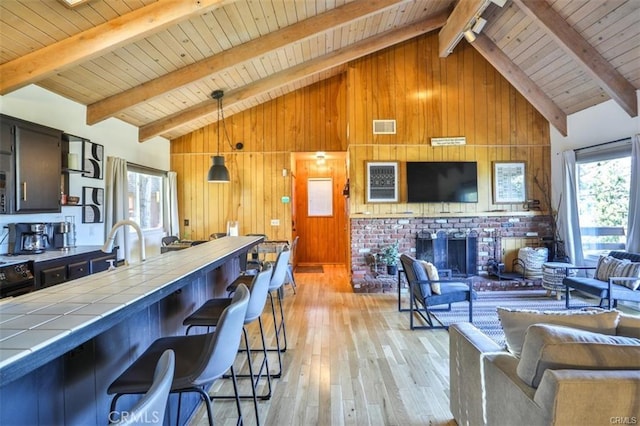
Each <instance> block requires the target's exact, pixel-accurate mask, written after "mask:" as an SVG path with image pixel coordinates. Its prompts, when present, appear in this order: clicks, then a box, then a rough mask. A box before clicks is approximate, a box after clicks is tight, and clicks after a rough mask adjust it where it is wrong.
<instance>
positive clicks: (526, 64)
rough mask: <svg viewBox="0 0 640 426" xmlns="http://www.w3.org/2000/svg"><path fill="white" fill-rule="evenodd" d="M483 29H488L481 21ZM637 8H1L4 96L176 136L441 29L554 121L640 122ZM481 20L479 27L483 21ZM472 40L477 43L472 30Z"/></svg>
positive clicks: (287, 3) (491, 1) (178, 0)
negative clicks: (47, 101)
mask: <svg viewBox="0 0 640 426" xmlns="http://www.w3.org/2000/svg"><path fill="white" fill-rule="evenodd" d="M483 20H486V24H485V25H484V27H483V28H480V27H482V23H483V22H482V21H483ZM638 21H640V1H639V0H608V1H606V2H605V1H601V0H459V1H458V2H455V1H454V0H353V1H346V0H305V1H302V0H270V1H257V0H237V1H231V0H158V1H153V0H87V1H83V2H79V3H78V4H77V5H76V6H75V7H69V6H66V5H64V4H63V0H38V1H37V0H31V1H22V0H2V1H0V62H1V64H0V94H2V95H4V94H7V93H10V92H11V91H14V90H16V89H18V88H20V87H23V86H26V85H28V84H37V85H39V86H42V87H44V88H46V89H48V90H50V91H52V92H54V93H58V94H60V95H62V96H64V97H67V98H69V99H72V100H74V101H77V102H79V103H81V104H84V105H87V107H88V108H87V123H88V124H94V123H97V122H99V121H102V120H104V119H106V118H109V117H117V118H119V119H121V120H123V121H125V122H127V123H130V124H132V125H134V126H137V127H139V129H140V141H144V140H148V139H150V138H151V137H154V136H158V135H160V136H164V137H166V138H168V139H173V138H176V137H178V136H181V135H184V134H186V133H189V132H192V131H194V130H196V129H198V128H201V127H203V126H205V125H207V124H210V123H212V122H214V121H216V120H217V104H216V102H215V101H214V100H213V99H211V96H210V95H211V93H212V91H213V90H216V89H222V90H224V91H225V97H224V102H223V105H224V113H225V115H226V116H229V115H231V114H234V113H237V112H239V111H242V110H245V109H248V108H251V107H252V106H255V105H258V104H260V103H262V102H266V101H268V100H271V99H274V98H276V97H278V96H281V95H283V94H285V93H287V92H290V91H293V90H296V89H298V88H300V87H304V86H307V85H310V84H312V83H314V82H317V81H320V80H322V79H325V78H328V77H331V76H333V75H336V74H337V73H341V72H344V69H345V68H344V66H345V64H346V63H347V62H348V61H350V60H353V59H356V58H358V57H361V56H364V55H367V54H369V53H372V52H374V51H376V50H380V49H384V48H385V47H388V46H390V45H393V44H396V43H399V42H402V41H404V40H407V39H410V38H413V37H416V36H418V35H420V34H423V33H426V32H430V31H439V38H440V55H441V56H442V57H446V56H447V55H448V54H449V53H450V52H451V51H453V49H455V46H456V45H457V44H458V43H466V42H468V41H466V40H465V38H464V37H463V33H464V32H465V31H466V30H469V31H472V28H473V29H475V32H473V36H474V37H470V38H469V40H472V39H473V38H475V40H474V41H473V42H472V46H474V47H475V48H476V49H477V50H478V51H479V52H480V53H481V54H482V55H483V56H484V57H485V58H486V59H487V60H488V61H489V62H490V63H491V64H492V65H493V66H494V67H496V69H498V71H499V72H501V73H502V75H504V76H505V78H506V79H507V80H509V81H510V82H511V84H513V85H514V86H515V87H516V88H517V89H518V90H519V91H520V92H521V93H522V94H523V95H524V96H525V97H527V98H528V99H529V101H530V102H531V103H532V104H533V105H534V106H535V107H536V108H537V109H538V110H539V111H540V112H541V114H543V116H545V118H547V120H549V122H550V123H551V124H552V125H553V126H555V127H556V128H557V129H558V130H559V131H560V132H561V133H563V134H566V129H567V124H566V116H567V115H568V114H571V113H574V112H577V111H580V110H583V109H585V108H588V107H590V106H593V105H596V104H599V103H601V102H604V101H606V100H608V99H614V100H615V101H616V102H617V103H618V104H619V105H620V107H621V108H623V109H624V110H625V111H626V112H627V113H628V114H629V115H630V116H637V114H638V106H637V97H636V93H635V91H636V89H638V88H640V25H638V24H637V23H638ZM476 24H478V25H476ZM467 35H468V36H469V35H470V34H467Z"/></svg>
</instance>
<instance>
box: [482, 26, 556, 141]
mask: <svg viewBox="0 0 640 426" xmlns="http://www.w3.org/2000/svg"><path fill="white" fill-rule="evenodd" d="M471 45H472V46H473V47H474V48H475V49H476V50H477V51H478V52H479V53H480V54H481V55H482V56H484V58H485V59H486V60H487V62H489V63H490V64H491V65H493V67H494V68H495V69H496V70H498V72H499V73H500V74H502V76H503V77H504V78H506V79H507V81H508V82H509V83H511V85H512V86H513V87H515V88H516V90H517V91H518V92H520V93H521V94H522V96H524V97H525V98H526V99H527V100H528V101H529V102H530V103H531V105H533V106H534V107H535V108H536V109H537V110H538V111H539V112H540V114H542V116H543V117H544V118H546V119H547V121H549V122H550V123H551V124H552V125H553V127H555V128H556V129H558V131H559V132H560V133H562V135H563V136H567V115H566V114H565V113H564V111H562V110H561V109H560V107H558V106H557V105H556V104H555V103H554V102H553V101H552V100H551V98H549V97H548V96H547V95H546V94H545V93H544V92H543V91H542V90H541V89H540V87H538V85H536V84H535V83H534V82H533V80H531V79H530V78H529V76H528V75H526V74H525V73H524V71H522V70H521V69H520V68H519V67H518V66H517V65H516V64H514V63H513V62H512V61H511V59H509V57H508V56H507V55H506V54H505V53H504V52H503V51H502V50H500V49H499V48H498V46H496V45H495V44H494V43H493V42H492V41H491V40H490V39H489V37H487V36H486V35H484V34H478V36H477V38H476V40H475V41H474V42H473V43H471Z"/></svg>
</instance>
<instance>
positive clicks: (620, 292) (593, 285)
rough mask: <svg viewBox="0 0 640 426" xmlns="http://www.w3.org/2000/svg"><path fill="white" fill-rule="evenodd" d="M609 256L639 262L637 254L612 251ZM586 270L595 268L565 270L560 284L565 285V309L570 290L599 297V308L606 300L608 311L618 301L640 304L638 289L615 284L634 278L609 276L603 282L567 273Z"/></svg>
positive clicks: (582, 267)
mask: <svg viewBox="0 0 640 426" xmlns="http://www.w3.org/2000/svg"><path fill="white" fill-rule="evenodd" d="M609 256H611V257H614V258H616V259H621V260H622V259H628V260H629V261H631V262H640V254H638V253H628V252H624V251H612V252H610V253H609ZM588 269H594V270H595V269H596V268H595V267H591V266H575V267H569V268H567V273H566V274H565V275H567V277H566V278H564V279H563V280H562V283H563V284H564V285H565V294H566V297H565V301H566V306H567V309H569V308H571V306H570V303H569V298H570V297H571V296H570V293H571V291H570V290H571V289H576V290H579V291H582V292H584V293H587V294H590V295H592V296H595V297H599V298H600V304H599V306H600V307H605V305H604V301H605V300H606V301H607V305H606V307H607V308H608V309H611V308H612V307H614V308H615V307H616V306H617V304H618V300H627V301H633V302H640V289H637V290H632V289H631V288H629V287H626V286H624V285H622V284H617V283H620V282H622V281H624V280H626V281H630V280H634V278H629V277H614V276H611V277H609V279H608V280H606V281H603V280H599V279H596V278H593V277H581V276H570V275H571V274H570V273H568V272H569V271H570V270H588ZM636 279H637V278H636Z"/></svg>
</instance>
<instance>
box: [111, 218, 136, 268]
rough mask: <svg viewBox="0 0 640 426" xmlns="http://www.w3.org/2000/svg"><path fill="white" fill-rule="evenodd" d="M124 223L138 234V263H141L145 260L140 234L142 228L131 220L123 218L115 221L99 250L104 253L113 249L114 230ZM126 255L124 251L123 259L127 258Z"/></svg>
mask: <svg viewBox="0 0 640 426" xmlns="http://www.w3.org/2000/svg"><path fill="white" fill-rule="evenodd" d="M125 225H129V226H131V227H132V228H133V229H135V230H136V233H137V234H138V244H140V263H142V262H144V260H145V254H144V236H143V235H142V229H140V225H138V224H137V223H136V222H134V221H133V220H128V219H125V220H119V221H118V222H116V223H115V225H113V227H112V228H111V231H109V236H108V237H107V241H105V243H104V245H103V246H102V249H101V250H102V251H103V252H105V253H111V251H112V250H113V241H114V240H115V238H116V231H117V230H118V228H120V227H122V226H125ZM128 256H129V255H128V253H126V251H125V255H124V257H125V260H127V258H128Z"/></svg>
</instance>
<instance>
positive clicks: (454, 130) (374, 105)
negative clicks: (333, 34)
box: [347, 35, 550, 216]
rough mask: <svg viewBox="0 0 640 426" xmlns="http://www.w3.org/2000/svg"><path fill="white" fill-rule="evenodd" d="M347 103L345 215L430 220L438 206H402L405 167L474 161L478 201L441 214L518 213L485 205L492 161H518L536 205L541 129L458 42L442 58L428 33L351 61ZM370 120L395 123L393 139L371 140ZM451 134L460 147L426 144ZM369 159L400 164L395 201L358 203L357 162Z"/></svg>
mask: <svg viewBox="0 0 640 426" xmlns="http://www.w3.org/2000/svg"><path fill="white" fill-rule="evenodd" d="M347 100H348V105H349V111H348V114H349V160H350V173H349V174H350V179H351V189H352V197H351V200H350V211H351V213H352V214H357V213H362V212H369V213H370V214H372V215H377V216H381V215H384V214H388V213H402V212H406V211H412V212H413V214H414V215H415V216H437V215H438V213H439V212H441V211H442V210H443V206H442V205H441V204H439V203H438V204H433V203H430V204H407V203H405V202H402V201H403V200H406V182H405V179H404V173H405V171H404V162H405V161H457V160H460V161H477V162H478V185H479V188H478V189H479V202H478V203H477V204H476V203H474V204H461V203H451V205H449V206H444V208H445V211H450V212H461V213H462V214H465V215H467V216H468V215H469V213H478V214H480V213H483V212H486V211H491V210H507V211H520V210H522V205H520V204H518V205H504V204H500V205H494V204H493V203H492V193H491V168H492V162H493V161H504V160H513V161H515V160H517V161H525V162H526V173H527V191H528V198H536V199H541V197H542V194H541V193H540V191H539V190H538V188H537V187H536V185H535V184H534V182H533V177H534V175H535V173H536V171H538V178H539V179H542V177H543V176H544V175H545V174H546V175H547V176H549V173H550V139H549V124H548V122H547V121H546V120H545V119H544V118H543V117H542V116H541V115H540V114H539V113H538V112H537V111H536V110H535V109H534V108H533V107H532V106H531V104H529V102H528V101H527V100H526V99H525V98H524V97H522V96H521V95H520V94H519V93H518V92H516V90H515V89H514V88H513V87H512V86H511V85H510V84H509V83H508V82H507V81H506V80H505V79H504V78H503V77H502V76H501V75H500V74H499V73H498V72H497V71H496V70H495V69H494V68H493V67H492V66H491V65H489V64H488V63H487V62H486V61H485V60H484V58H482V56H481V55H480V54H478V53H477V52H476V51H475V49H473V48H472V47H471V46H469V45H468V44H467V43H466V42H462V43H460V45H459V46H458V47H457V48H456V51H455V52H454V54H452V55H450V56H448V57H447V58H445V59H442V58H439V57H438V39H437V37H436V36H435V35H429V36H425V37H419V38H416V39H414V40H411V41H408V42H406V43H403V44H401V45H398V46H396V47H394V48H390V49H387V50H385V51H382V52H379V53H377V54H374V55H370V56H368V57H366V58H363V59H361V60H358V61H354V62H353V63H351V64H350V67H349V71H348V95H347ZM375 119H395V120H396V127H397V134H395V135H374V134H373V130H372V120H375ZM454 136H464V137H465V138H466V145H464V146H449V147H432V146H431V138H434V137H454ZM372 160H373V161H387V160H392V161H399V162H400V170H399V174H400V183H399V189H400V200H401V202H400V203H393V204H390V203H369V204H366V203H365V196H364V194H365V163H366V161H372Z"/></svg>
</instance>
